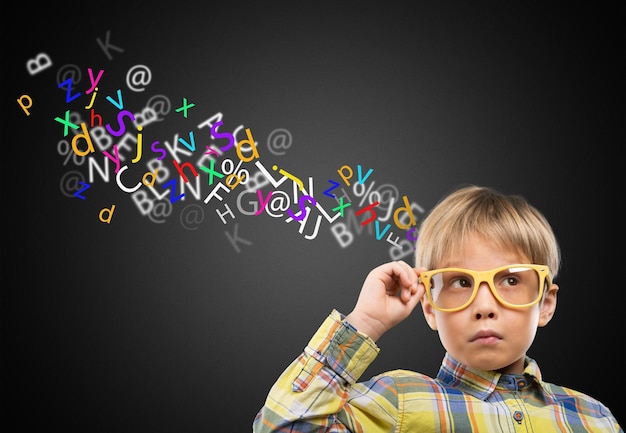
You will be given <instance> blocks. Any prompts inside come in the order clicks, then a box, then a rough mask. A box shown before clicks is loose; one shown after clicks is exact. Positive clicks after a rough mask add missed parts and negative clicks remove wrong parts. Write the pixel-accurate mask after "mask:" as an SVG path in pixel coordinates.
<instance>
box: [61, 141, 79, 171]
mask: <svg viewBox="0 0 626 433" xmlns="http://www.w3.org/2000/svg"><path fill="white" fill-rule="evenodd" d="M57 152H58V153H59V155H61V156H65V161H63V166H66V165H67V162H68V161H69V160H70V158H73V161H74V165H83V163H84V162H85V158H83V157H82V156H79V155H77V154H76V152H74V150H73V149H72V146H71V145H70V143H69V141H67V140H61V141H59V143H58V144H57Z"/></svg>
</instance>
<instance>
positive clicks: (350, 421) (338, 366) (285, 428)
mask: <svg viewBox="0 0 626 433" xmlns="http://www.w3.org/2000/svg"><path fill="white" fill-rule="evenodd" d="M342 319H343V317H342V316H341V314H340V313H339V312H338V311H336V310H333V311H332V312H331V314H330V315H329V316H328V317H327V318H326V320H325V321H324V323H323V324H322V325H321V327H320V328H319V329H318V331H317V332H316V333H315V335H314V336H313V338H312V339H311V341H310V342H309V344H308V345H307V346H306V348H305V349H304V352H303V353H302V354H301V355H300V356H299V357H298V358H297V359H295V360H294V361H293V362H292V363H291V365H289V367H287V369H286V370H285V371H284V372H283V373H282V374H281V376H280V377H279V378H278V380H277V381H276V383H274V385H273V386H272V388H271V390H270V392H269V395H268V397H267V399H266V401H265V405H264V406H263V407H262V408H261V410H260V411H259V412H258V414H257V416H256V418H255V419H254V423H253V431H254V432H257V433H261V432H293V431H298V432H306V431H316V432H318V431H333V432H343V431H363V430H362V429H363V428H364V427H366V428H365V431H368V432H369V431H373V430H370V429H369V428H367V425H366V426H364V425H362V424H361V421H363V422H365V423H367V422H368V420H371V419H372V413H373V412H375V411H376V406H377V405H375V404H374V405H370V408H369V409H368V407H367V406H368V403H367V401H368V400H367V399H365V402H364V401H363V399H360V401H359V407H354V408H352V407H350V404H349V403H347V400H348V398H349V395H350V389H351V386H352V385H354V384H355V383H356V382H357V380H358V379H359V377H360V376H361V374H362V373H363V372H364V371H365V369H366V368H367V367H368V366H369V365H370V364H371V363H372V361H373V360H374V359H375V358H376V356H377V355H378V350H379V349H378V347H377V346H376V344H375V343H374V342H373V341H372V340H371V339H369V338H368V337H367V336H365V335H364V334H361V333H359V332H358V331H356V329H355V328H354V327H352V326H351V325H349V324H348V323H347V322H345V321H344V320H342ZM372 394H375V393H372ZM378 398H379V399H381V398H382V396H378ZM374 400H376V395H374V396H373V400H372V401H371V402H373V403H375V401H374ZM368 410H371V412H372V413H370V414H369V415H367V416H365V417H363V419H362V420H359V419H357V418H358V416H357V415H356V414H358V413H364V412H368ZM381 415H382V414H381ZM373 417H374V418H376V415H374V416H373ZM385 418H386V419H384V420H378V421H377V427H378V428H380V427H383V430H381V431H389V430H390V428H391V425H393V423H394V422H395V419H393V418H391V417H388V416H387V414H385ZM370 422H371V421H370ZM357 426H360V428H359V427H357Z"/></svg>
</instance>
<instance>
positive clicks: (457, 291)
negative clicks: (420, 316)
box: [430, 271, 474, 308]
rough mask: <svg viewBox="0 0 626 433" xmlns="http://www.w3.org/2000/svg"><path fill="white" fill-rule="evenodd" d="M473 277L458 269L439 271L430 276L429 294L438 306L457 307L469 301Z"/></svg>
mask: <svg viewBox="0 0 626 433" xmlns="http://www.w3.org/2000/svg"><path fill="white" fill-rule="evenodd" d="M473 291H474V277H472V276H471V275H470V274H467V273H465V272H460V271H439V272H435V273H434V274H432V275H431V277H430V296H431V297H432V299H433V303H434V304H435V306H436V307H439V308H457V307H460V306H461V305H463V304H465V303H466V302H467V301H469V299H470V297H471V296H472V292H473Z"/></svg>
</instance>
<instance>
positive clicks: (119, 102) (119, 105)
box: [107, 89, 124, 110]
mask: <svg viewBox="0 0 626 433" xmlns="http://www.w3.org/2000/svg"><path fill="white" fill-rule="evenodd" d="M107 101H109V102H110V103H111V104H113V105H115V106H116V107H117V108H118V109H120V110H121V109H123V108H124V102H123V101H122V89H117V101H116V100H115V99H113V98H111V97H110V96H107Z"/></svg>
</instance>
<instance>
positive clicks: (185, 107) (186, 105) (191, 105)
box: [176, 98, 196, 119]
mask: <svg viewBox="0 0 626 433" xmlns="http://www.w3.org/2000/svg"><path fill="white" fill-rule="evenodd" d="M195 106H196V104H187V98H183V105H182V107H179V108H177V109H176V112H177V113H179V112H181V111H184V113H183V116H185V119H186V118H187V109H188V108H193V107H195Z"/></svg>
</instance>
